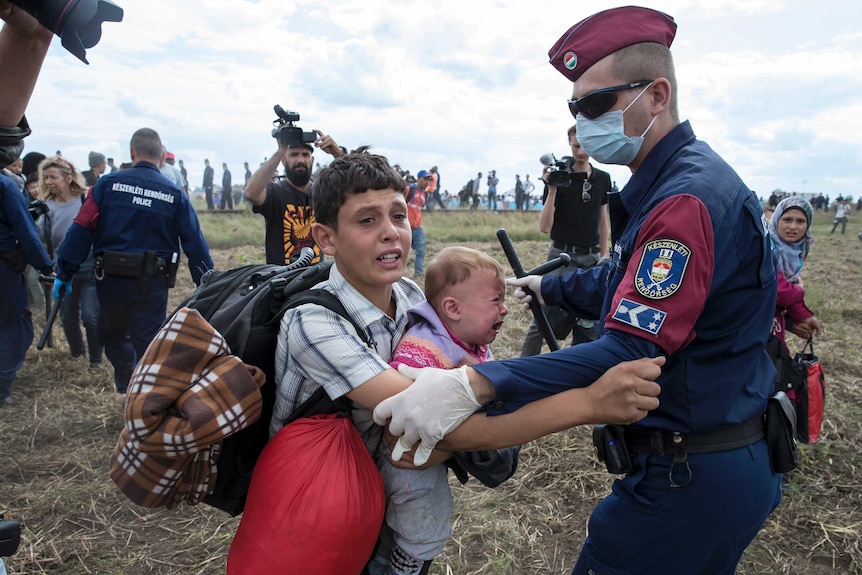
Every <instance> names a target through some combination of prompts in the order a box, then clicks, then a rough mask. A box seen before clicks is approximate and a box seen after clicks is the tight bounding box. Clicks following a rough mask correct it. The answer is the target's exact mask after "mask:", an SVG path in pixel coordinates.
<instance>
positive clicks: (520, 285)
mask: <svg viewBox="0 0 862 575" xmlns="http://www.w3.org/2000/svg"><path fill="white" fill-rule="evenodd" d="M506 285H509V286H512V287H515V288H517V289H515V292H514V293H513V294H512V295H514V296H515V299H517V300H518V303H519V304H521V305H523V306H524V307H529V305H530V302H531V301H533V297H532V296H531V295H530V294H528V293H527V292H525V291H524V288H528V289H530V290H532V291H533V293H534V294H536V299H537V300H538V301H539V303H540V304H542V305H545V300H544V299H542V276H524V277H522V278H506Z"/></svg>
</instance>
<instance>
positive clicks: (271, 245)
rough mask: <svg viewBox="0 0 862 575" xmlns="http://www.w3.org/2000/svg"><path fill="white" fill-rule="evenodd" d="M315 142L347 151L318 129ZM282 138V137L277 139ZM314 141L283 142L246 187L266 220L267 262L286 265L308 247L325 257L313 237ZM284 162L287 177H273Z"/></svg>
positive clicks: (325, 148) (336, 154)
mask: <svg viewBox="0 0 862 575" xmlns="http://www.w3.org/2000/svg"><path fill="white" fill-rule="evenodd" d="M314 132H315V133H316V134H317V140H315V141H314V146H316V147H318V148H320V149H322V150H323V151H325V152H327V153H328V154H330V155H332V156H333V157H335V158H337V157H339V156H341V155H342V154H343V153H344V150H343V148H341V147H339V146H338V144H336V143H335V141H334V140H333V139H332V138H330V137H329V136H325V135H324V134H323V132H321V131H320V130H314ZM276 141H278V140H276ZM313 153H314V148H313V147H312V145H311V144H306V143H303V144H300V145H298V146H283V145H281V144H279V146H278V150H276V152H275V154H273V155H272V157H270V158H269V159H268V160H267V161H266V162H264V163H263V164H261V166H260V167H259V168H258V169H257V170H256V171H255V172H254V174H252V176H251V177H250V178H249V180H248V183H247V184H246V187H245V198H246V199H247V200H248V201H249V202H251V204H252V211H253V212H255V213H257V214H261V215H263V218H264V220H265V222H266V240H265V243H266V263H268V264H277V265H284V264H288V263H290V261H291V259H293V258H294V256H298V255H299V251H300V250H301V249H302V248H304V247H310V248H313V249H314V254H315V257H314V260H313V262H312V263H316V262H319V261H320V260H321V259H322V258H321V255H320V249H319V248H318V247H317V246H316V245H315V243H314V239H313V238H312V237H311V226H312V225H313V224H314V221H315V220H314V214H313V213H312V211H311V190H310V189H309V181H310V180H311V169H312V166H314V157H313V155H312V154H313ZM279 163H282V164H283V165H284V177H282V178H276V179H273V176H275V172H276V170H277V169H278V164H279Z"/></svg>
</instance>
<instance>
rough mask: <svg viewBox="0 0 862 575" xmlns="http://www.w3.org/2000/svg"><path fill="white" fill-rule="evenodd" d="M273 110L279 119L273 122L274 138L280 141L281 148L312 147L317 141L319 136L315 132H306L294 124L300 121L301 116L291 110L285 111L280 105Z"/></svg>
mask: <svg viewBox="0 0 862 575" xmlns="http://www.w3.org/2000/svg"><path fill="white" fill-rule="evenodd" d="M273 110H275V115H276V116H278V118H276V119H275V120H273V122H272V125H273V126H274V127H273V129H272V137H273V138H275V139H276V140H277V141H278V145H279V146H280V147H283V148H289V147H290V146H302V145H307V146H310V145H311V144H312V143H314V141H315V140H317V134H315V133H314V132H304V131H303V130H302V128H300V127H299V126H297V125H295V124H294V122H298V121H299V114H297V113H296V112H292V111H290V110H287V111H285V109H284V108H282V107H281V106H279V105H278V104H276V105H275V106H274V107H273Z"/></svg>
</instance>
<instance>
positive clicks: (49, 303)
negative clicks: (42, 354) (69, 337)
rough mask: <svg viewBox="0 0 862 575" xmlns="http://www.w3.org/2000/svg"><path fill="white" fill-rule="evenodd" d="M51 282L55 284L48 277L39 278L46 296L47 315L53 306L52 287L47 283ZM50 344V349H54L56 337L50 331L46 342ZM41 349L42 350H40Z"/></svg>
mask: <svg viewBox="0 0 862 575" xmlns="http://www.w3.org/2000/svg"><path fill="white" fill-rule="evenodd" d="M48 280H50V281H51V282H52V283H53V281H54V280H53V278H49V277H48V276H43V275H40V276H39V284H40V286H41V288H42V293H43V294H44V296H45V313H46V314H47V313H48V312H49V311H50V310H51V306H52V305H53V298H52V297H51V286H50V285H49V284H47V283H46V282H47V281H48ZM45 341H47V342H48V347H54V336H53V332H52V330H50V329H49V330H48V337H47V339H46V340H45ZM40 349H41V348H40Z"/></svg>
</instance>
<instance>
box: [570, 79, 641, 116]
mask: <svg viewBox="0 0 862 575" xmlns="http://www.w3.org/2000/svg"><path fill="white" fill-rule="evenodd" d="M652 83H653V80H638V81H637V82H629V83H628V84H620V85H619V86H611V87H610V88H602V89H601V90H596V91H595V92H590V93H589V94H587V95H586V96H584V97H583V98H578V99H577V100H568V104H569V112H571V113H572V116H574V117H575V118H577V117H578V114H583V115H584V117H585V118H589V119H590V120H595V119H596V118H598V117H599V116H601V115H602V114H604V113H605V112H607V111H608V110H610V109H611V108H613V107H614V104H616V103H617V94H616V93H617V92H622V91H623V90H631V89H632V88H639V87H641V86H648V85H650V84H652Z"/></svg>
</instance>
